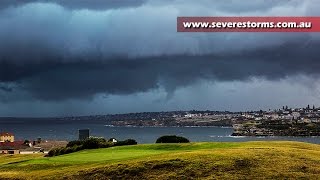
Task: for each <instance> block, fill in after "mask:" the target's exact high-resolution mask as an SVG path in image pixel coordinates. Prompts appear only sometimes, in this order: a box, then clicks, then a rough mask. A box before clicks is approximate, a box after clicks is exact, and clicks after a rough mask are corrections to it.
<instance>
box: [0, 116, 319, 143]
mask: <svg viewBox="0 0 320 180" xmlns="http://www.w3.org/2000/svg"><path fill="white" fill-rule="evenodd" d="M86 128H88V129H90V135H92V136H99V137H105V138H111V137H114V138H117V139H119V140H124V139H129V138H132V139H135V140H137V142H138V143H154V142H155V141H156V139H157V138H158V137H160V136H162V135H179V136H184V137H187V138H188V139H190V140H191V141H193V142H233V141H234V142H239V141H269V140H289V141H303V142H309V143H316V144H320V137H232V136H231V134H232V132H233V129H232V128H227V127H109V126H107V125H105V124H104V123H94V124H93V123H89V122H81V123H79V122H74V121H73V122H63V123H61V122H60V123H54V122H51V123H48V122H45V123H39V122H33V121H30V122H28V121H25V122H17V121H15V122H10V121H6V122H3V121H2V122H1V121H0V131H8V132H13V133H14V134H15V136H16V139H17V140H24V139H29V140H32V139H36V138H38V137H41V138H42V139H46V140H76V139H77V138H78V130H79V129H86Z"/></svg>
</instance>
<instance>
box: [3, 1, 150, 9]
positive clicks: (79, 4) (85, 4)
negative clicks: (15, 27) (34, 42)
mask: <svg viewBox="0 0 320 180" xmlns="http://www.w3.org/2000/svg"><path fill="white" fill-rule="evenodd" d="M145 1H146V0H1V1H0V9H5V8H8V7H18V6H23V5H26V4H29V3H55V4H58V5H60V6H62V7H65V8H69V9H93V10H106V9H115V8H127V7H137V6H140V5H142V4H143V3H144V2H145Z"/></svg>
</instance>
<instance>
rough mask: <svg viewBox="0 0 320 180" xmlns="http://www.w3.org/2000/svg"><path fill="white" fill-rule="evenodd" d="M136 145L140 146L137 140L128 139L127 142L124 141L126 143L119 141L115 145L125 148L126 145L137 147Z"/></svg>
mask: <svg viewBox="0 0 320 180" xmlns="http://www.w3.org/2000/svg"><path fill="white" fill-rule="evenodd" d="M136 144H138V143H137V141H136V140H134V139H127V140H124V141H118V142H116V143H115V144H114V145H115V146H125V145H136Z"/></svg>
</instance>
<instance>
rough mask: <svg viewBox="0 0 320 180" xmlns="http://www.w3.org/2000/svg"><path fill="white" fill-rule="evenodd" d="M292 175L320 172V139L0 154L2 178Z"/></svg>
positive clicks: (315, 176)
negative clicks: (55, 153) (48, 154)
mask: <svg viewBox="0 0 320 180" xmlns="http://www.w3.org/2000/svg"><path fill="white" fill-rule="evenodd" d="M262 177H264V178H267V179H279V178H281V179H291V178H306V179H318V178H319V177H320V145H315V144H308V143H300V142H284V141H282V142H280V141H273V142H245V143H236V142H232V143H189V144H145V145H136V146H121V147H113V148H107V149H95V150H84V151H80V152H76V153H72V154H67V155H62V156H57V157H51V158H46V157H43V156H41V155H40V154H39V155H37V154H34V155H0V179H177V178H179V179H198V178H201V179H212V178H218V179H257V178H260V179H261V178H262Z"/></svg>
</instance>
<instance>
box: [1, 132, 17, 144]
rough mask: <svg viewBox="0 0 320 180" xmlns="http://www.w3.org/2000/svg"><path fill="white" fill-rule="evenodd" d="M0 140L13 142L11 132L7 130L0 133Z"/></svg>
mask: <svg viewBox="0 0 320 180" xmlns="http://www.w3.org/2000/svg"><path fill="white" fill-rule="evenodd" d="M0 142H14V135H13V133H9V132H2V133H0Z"/></svg>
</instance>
